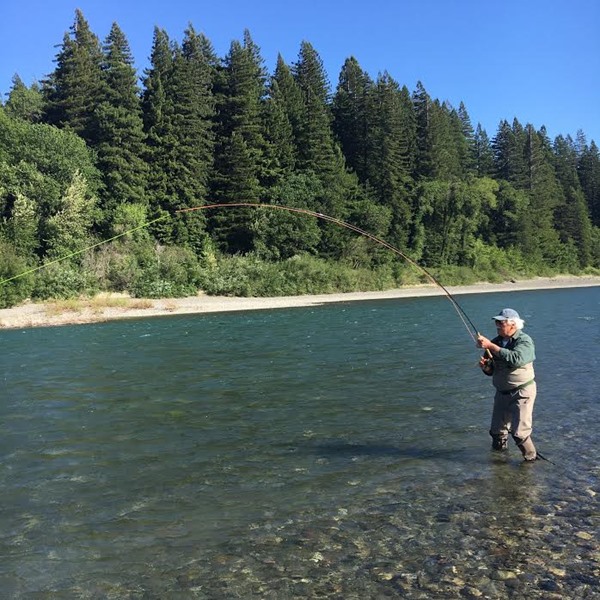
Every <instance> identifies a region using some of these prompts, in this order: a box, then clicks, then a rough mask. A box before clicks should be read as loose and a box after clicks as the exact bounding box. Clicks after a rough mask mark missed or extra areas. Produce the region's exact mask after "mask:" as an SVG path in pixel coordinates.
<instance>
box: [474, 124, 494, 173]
mask: <svg viewBox="0 0 600 600" xmlns="http://www.w3.org/2000/svg"><path fill="white" fill-rule="evenodd" d="M473 153H474V169H475V174H476V175H478V176H479V177H492V175H493V174H494V151H493V150H492V144H491V142H490V139H489V137H488V135H487V132H486V130H485V129H483V128H482V127H481V124H479V123H478V124H477V128H476V129H475V135H474V137H473Z"/></svg>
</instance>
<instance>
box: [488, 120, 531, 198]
mask: <svg viewBox="0 0 600 600" xmlns="http://www.w3.org/2000/svg"><path fill="white" fill-rule="evenodd" d="M526 138H527V136H526V135H525V134H524V129H523V127H522V126H521V124H520V123H519V122H518V121H517V120H516V119H515V120H514V122H513V126H512V127H511V126H510V125H509V123H508V121H506V120H504V121H501V123H500V125H499V127H498V132H497V134H496V137H494V139H493V140H492V149H493V151H494V166H495V175H496V178H497V179H504V180H505V181H509V182H510V183H512V184H513V185H514V186H515V187H516V188H517V189H526V188H527V170H528V166H527V164H526V162H525V142H526Z"/></svg>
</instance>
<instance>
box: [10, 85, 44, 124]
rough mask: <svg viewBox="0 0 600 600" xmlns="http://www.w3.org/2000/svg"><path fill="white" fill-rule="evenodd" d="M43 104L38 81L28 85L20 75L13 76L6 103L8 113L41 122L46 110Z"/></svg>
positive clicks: (32, 121)
mask: <svg viewBox="0 0 600 600" xmlns="http://www.w3.org/2000/svg"><path fill="white" fill-rule="evenodd" d="M43 104H44V99H43V97H42V93H41V90H40V86H39V85H38V84H37V83H34V84H33V85H32V86H31V87H27V86H26V85H25V84H24V83H23V80H22V79H21V78H20V77H19V76H18V75H15V76H14V77H13V79H12V87H11V89H10V92H9V94H8V100H7V101H6V104H5V110H6V114H7V115H9V116H11V117H17V118H19V119H24V120H25V121H29V122H30V123H39V122H40V121H41V120H42V115H43V111H44V105H43Z"/></svg>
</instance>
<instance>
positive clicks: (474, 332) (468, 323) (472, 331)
mask: <svg viewBox="0 0 600 600" xmlns="http://www.w3.org/2000/svg"><path fill="white" fill-rule="evenodd" d="M226 207H228V208H233V207H238V208H240V207H241V208H243V207H252V208H269V209H275V210H283V211H287V212H290V213H297V214H303V215H309V216H311V217H315V218H317V219H322V220H324V221H328V222H330V223H334V224H335V225H339V226H341V227H345V228H346V229H350V230H351V231H354V232H356V233H358V234H360V235H362V236H364V237H366V238H368V239H370V240H372V241H373V242H375V243H377V244H380V245H381V246H383V247H384V248H387V249H388V250H391V251H392V252H394V254H397V255H398V256H400V257H402V258H403V259H404V260H405V261H406V262H408V263H409V264H411V265H412V266H414V267H416V268H417V269H419V270H420V271H421V272H422V273H423V274H424V275H425V276H426V277H427V278H428V279H429V280H430V281H431V282H432V283H433V284H435V285H437V286H438V287H439V288H440V289H441V290H442V291H443V292H444V294H445V295H446V297H447V298H448V300H449V301H450V302H451V303H452V306H453V307H454V310H455V311H456V313H457V314H458V316H459V318H460V320H461V321H462V323H463V325H464V326H465V328H466V330H467V332H468V334H469V335H470V336H471V339H472V340H473V341H474V342H476V341H477V337H478V336H479V335H480V334H479V331H478V329H477V327H476V326H475V324H474V323H473V321H472V320H471V319H470V318H469V315H467V313H466V312H465V310H464V309H463V307H462V306H461V305H460V304H459V303H458V301H457V300H456V298H454V296H453V295H452V294H451V293H450V292H449V291H448V289H447V288H446V287H445V286H444V285H443V284H442V283H441V282H440V281H438V279H436V278H435V277H434V276H433V275H432V274H431V273H430V272H429V271H428V270H427V269H426V268H425V267H423V266H422V265H420V264H419V263H418V262H416V261H415V260H413V259H412V258H410V256H407V255H406V254H405V253H404V252H402V251H401V250H400V249H398V248H396V247H395V246H393V245H392V244H390V243H389V242H387V241H385V240H383V239H381V238H379V237H377V236H375V235H373V234H372V233H369V232H368V231H365V230H364V229H361V228H360V227H358V226H356V225H353V224H352V223H348V222H346V221H342V220H341V219H338V218H336V217H332V216H330V215H326V214H324V213H321V212H316V211H313V210H309V209H307V208H297V207H293V206H284V205H282V204H263V203H260V202H227V203H218V204H205V205H203V206H195V207H192V208H182V209H180V210H177V211H175V212H176V213H189V212H195V211H198V210H212V209H219V208H226Z"/></svg>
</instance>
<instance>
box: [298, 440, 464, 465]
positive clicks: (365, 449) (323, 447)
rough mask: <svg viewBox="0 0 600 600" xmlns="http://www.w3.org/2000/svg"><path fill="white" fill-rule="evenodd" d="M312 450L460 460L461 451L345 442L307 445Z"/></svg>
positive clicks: (332, 455) (321, 453)
mask: <svg viewBox="0 0 600 600" xmlns="http://www.w3.org/2000/svg"><path fill="white" fill-rule="evenodd" d="M306 450H307V452H311V453H313V454H315V455H317V456H320V457H326V458H353V457H356V456H361V457H367V458H369V457H370V458H382V457H391V458H409V459H422V460H430V459H444V460H459V456H460V454H461V452H460V451H459V450H458V449H440V448H426V447H424V446H414V445H406V446H400V445H392V444H377V443H372V444H370V443H362V444H353V443H344V442H333V441H332V442H327V441H325V442H320V443H318V444H314V445H310V446H308V447H307V449H306Z"/></svg>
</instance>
